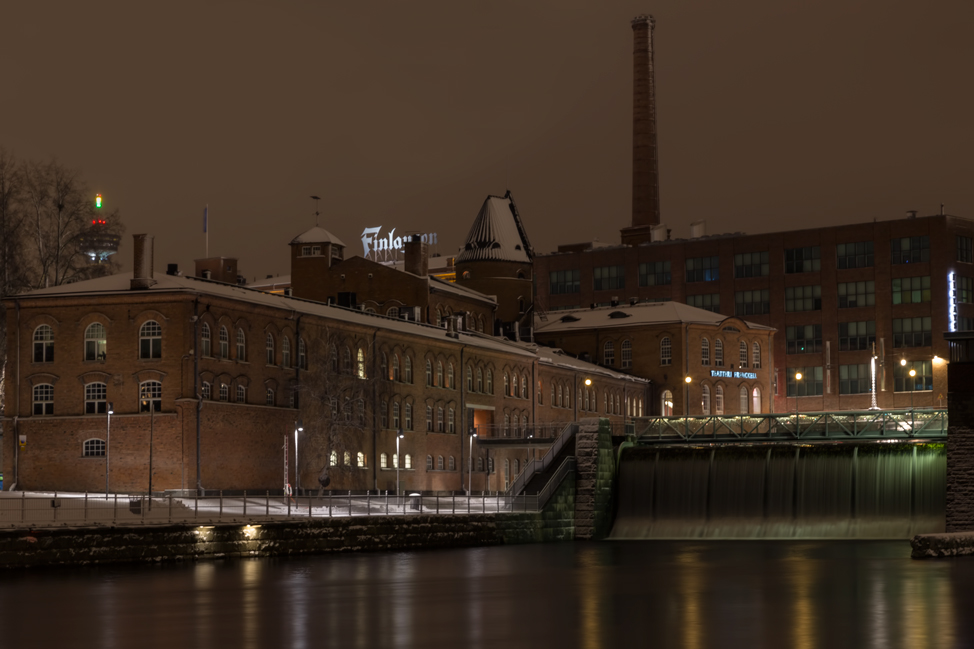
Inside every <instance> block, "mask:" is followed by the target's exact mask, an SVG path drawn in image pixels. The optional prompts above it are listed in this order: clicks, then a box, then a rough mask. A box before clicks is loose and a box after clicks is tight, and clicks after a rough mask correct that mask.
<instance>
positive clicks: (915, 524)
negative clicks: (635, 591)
mask: <svg viewBox="0 0 974 649" xmlns="http://www.w3.org/2000/svg"><path fill="white" fill-rule="evenodd" d="M946 470H947V452H946V448H945V447H944V445H943V444H922V443H917V444H908V443H901V444H888V443H856V444H851V443H850V444H805V445H781V444H778V445H766V446H723V447H713V448H711V447H699V448H686V447H665V448H645V447H642V448H630V449H626V450H624V451H623V455H622V462H621V464H620V467H619V475H618V483H617V488H618V491H617V498H618V500H617V504H618V508H617V511H616V519H615V525H614V527H613V529H612V534H611V538H613V539H668V538H669V539H672V538H714V539H740V538H764V539H776V538H806V539H812V538H859V539H908V538H910V537H912V536H913V535H914V534H920V533H929V532H943V531H944V507H945V495H946Z"/></svg>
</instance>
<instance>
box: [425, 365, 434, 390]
mask: <svg viewBox="0 0 974 649" xmlns="http://www.w3.org/2000/svg"><path fill="white" fill-rule="evenodd" d="M432 385H433V363H431V362H430V360H429V359H428V358H427V359H426V387H430V386H432Z"/></svg>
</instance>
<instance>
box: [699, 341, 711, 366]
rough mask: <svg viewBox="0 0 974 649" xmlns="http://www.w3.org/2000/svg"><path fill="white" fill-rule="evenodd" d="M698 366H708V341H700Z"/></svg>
mask: <svg viewBox="0 0 974 649" xmlns="http://www.w3.org/2000/svg"><path fill="white" fill-rule="evenodd" d="M700 364H701V365H710V341H709V340H707V339H706V338H703V339H701V340H700Z"/></svg>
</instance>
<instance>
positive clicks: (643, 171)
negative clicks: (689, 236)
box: [632, 15, 660, 227]
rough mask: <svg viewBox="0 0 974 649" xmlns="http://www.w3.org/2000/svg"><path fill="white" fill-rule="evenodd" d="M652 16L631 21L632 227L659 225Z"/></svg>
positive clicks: (653, 21) (641, 16)
mask: <svg viewBox="0 0 974 649" xmlns="http://www.w3.org/2000/svg"><path fill="white" fill-rule="evenodd" d="M655 26H656V21H655V20H654V19H653V17H652V16H648V15H640V16H636V17H635V18H633V19H632V35H633V52H632V64H633V70H632V227H638V226H653V225H658V224H659V218H660V214H659V162H658V157H657V151H656V75H655V73H654V71H653V28H654V27H655Z"/></svg>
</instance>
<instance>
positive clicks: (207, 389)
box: [203, 381, 213, 399]
mask: <svg viewBox="0 0 974 649" xmlns="http://www.w3.org/2000/svg"><path fill="white" fill-rule="evenodd" d="M212 390H213V388H212V386H211V385H210V384H209V383H207V382H206V381H203V398H204V399H212V398H213V392H212Z"/></svg>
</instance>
